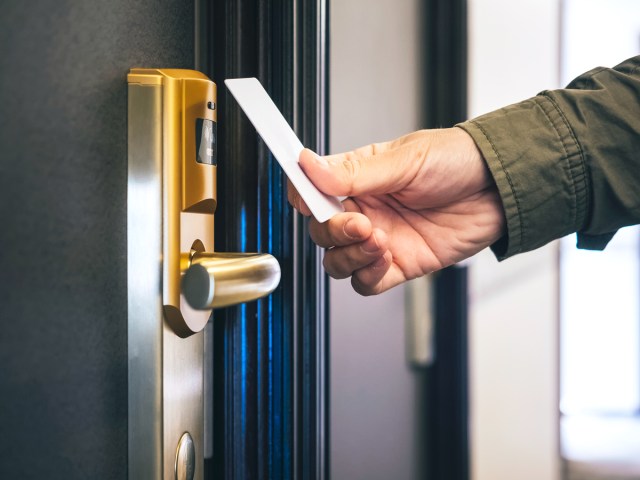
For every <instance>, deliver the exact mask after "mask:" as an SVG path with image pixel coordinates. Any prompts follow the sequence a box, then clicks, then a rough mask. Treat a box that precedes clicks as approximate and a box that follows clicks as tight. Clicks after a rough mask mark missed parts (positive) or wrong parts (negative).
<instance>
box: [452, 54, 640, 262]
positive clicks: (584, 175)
mask: <svg viewBox="0 0 640 480" xmlns="http://www.w3.org/2000/svg"><path fill="white" fill-rule="evenodd" d="M458 126H459V127H461V128H463V129H464V130H465V131H466V132H467V133H469V134H470V135H471V136H472V137H473V139H474V140H475V142H476V144H477V145H478V147H479V149H480V151H481V152H482V154H483V156H484V158H485V160H486V162H487V165H488V166H489V170H490V171H491V174H492V175H493V178H494V180H495V182H496V185H497V187H498V190H499V192H500V197H501V199H502V204H503V207H504V211H505V215H506V219H507V233H506V235H505V236H504V237H503V238H502V239H501V240H500V241H498V242H497V243H496V244H495V245H493V246H492V249H493V251H494V253H495V254H496V255H497V257H498V258H499V259H504V258H507V257H510V256H512V255H515V254H517V253H521V252H526V251H529V250H533V249H534V248H537V247H540V246H542V245H544V244H546V243H548V242H550V241H551V240H554V239H556V238H560V237H562V236H564V235H567V234H570V233H573V232H578V248H587V249H594V250H602V249H603V248H604V247H605V246H606V245H607V243H608V242H609V240H611V238H612V237H613V235H614V234H615V232H616V231H617V230H618V229H619V228H620V227H623V226H626V225H632V224H637V223H640V56H637V57H634V58H631V59H629V60H627V61H625V62H623V63H621V64H620V65H618V66H617V67H615V68H612V69H609V68H596V69H594V70H591V71H590V72H587V73H585V74H583V75H581V76H580V77H578V78H576V79H575V80H574V81H572V82H571V83H570V84H569V85H568V86H567V88H565V89H561V90H553V91H544V92H542V93H540V94H538V95H537V96H535V97H533V98H531V99H529V100H525V101H524V102H520V103H517V104H515V105H511V106H508V107H506V108H502V109H500V110H496V111H495V112H491V113H489V114H487V115H483V116H481V117H478V118H475V119H473V120H470V121H467V122H465V123H462V124H460V125H458Z"/></svg>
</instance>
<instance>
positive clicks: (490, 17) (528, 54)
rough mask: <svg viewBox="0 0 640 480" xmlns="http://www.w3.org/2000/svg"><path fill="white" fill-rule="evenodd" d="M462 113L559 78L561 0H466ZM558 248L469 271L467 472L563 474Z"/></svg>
mask: <svg viewBox="0 0 640 480" xmlns="http://www.w3.org/2000/svg"><path fill="white" fill-rule="evenodd" d="M469 10H470V11H469V14H470V15H469V28H470V30H469V46H470V61H469V74H470V86H469V99H470V105H469V112H470V116H472V117H473V116H477V115H479V114H481V113H485V112H488V111H491V110H494V109H496V108H499V107H501V106H504V105H507V104H509V103H514V102H516V101H519V100H523V99H525V98H528V97H531V96H534V95H535V94H536V93H538V92H539V91H541V90H544V89H547V88H556V87H558V86H559V82H558V79H559V72H558V65H559V51H560V49H559V12H560V6H559V0H520V1H517V2H514V1H511V0H469ZM557 252H558V246H557V244H555V243H554V244H552V245H550V246H547V247H545V248H543V249H540V250H538V251H536V252H532V253H527V254H524V255H521V256H518V257H515V258H512V259H509V260H507V261H505V262H503V263H501V264H498V263H497V262H496V261H495V259H494V258H493V256H492V255H491V253H490V252H484V253H482V254H481V255H479V256H478V257H476V258H475V259H474V261H473V262H472V266H471V270H470V323H469V345H470V354H469V363H470V375H471V383H470V414H471V419H470V438H471V456H472V458H471V472H472V478H473V480H513V479H518V480H554V479H558V478H560V453H559V434H558V430H559V426H558V425H559V423H558V293H557V292H558V261H557V258H558V254H557Z"/></svg>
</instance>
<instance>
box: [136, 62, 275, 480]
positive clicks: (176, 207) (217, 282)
mask: <svg viewBox="0 0 640 480" xmlns="http://www.w3.org/2000/svg"><path fill="white" fill-rule="evenodd" d="M127 79H128V84H129V89H128V92H129V100H128V105H129V112H128V123H129V125H128V136H129V142H128V150H129V151H128V155H129V168H128V190H127V192H128V193H127V195H128V198H127V245H128V247H127V252H128V253H127V263H128V266H127V270H128V276H127V279H128V287H127V288H128V355H129V365H128V371H129V389H128V390H129V422H128V423H129V478H135V479H137V480H138V479H158V478H163V479H165V480H169V479H171V480H173V479H175V478H188V479H193V480H202V479H203V464H204V459H203V455H204V454H203V452H204V451H205V443H206V442H205V431H204V424H205V422H204V405H205V403H206V402H205V394H204V378H205V370H206V368H211V367H212V366H211V365H209V366H205V363H204V352H205V341H204V339H205V334H204V332H203V331H202V330H203V329H204V328H205V326H206V324H207V322H208V320H209V318H210V316H211V311H212V309H214V308H218V307H226V306H229V305H234V304H237V303H241V302H247V301H250V300H256V299H258V298H260V297H262V296H265V295H267V294H269V293H270V292H272V291H273V290H274V289H275V288H276V287H277V286H278V283H279V281H280V266H279V265H278V262H277V260H276V259H275V258H274V257H272V256H271V255H266V254H257V253H218V252H214V251H213V238H214V237H213V235H214V223H213V218H214V213H215V210H216V206H217V203H218V198H217V193H216V169H217V166H216V163H217V152H216V149H217V145H216V133H217V132H216V122H217V111H216V85H215V84H214V83H213V82H212V81H210V80H209V79H208V78H207V77H206V76H205V75H203V74H201V73H199V72H195V71H191V70H175V69H166V70H165V69H139V68H135V69H132V70H131V71H130V72H129V75H128V78H127ZM207 402H208V403H210V401H209V400H207ZM208 403H207V404H208ZM207 438H208V437H207Z"/></svg>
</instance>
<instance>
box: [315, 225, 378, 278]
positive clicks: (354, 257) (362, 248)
mask: <svg viewBox="0 0 640 480" xmlns="http://www.w3.org/2000/svg"><path fill="white" fill-rule="evenodd" d="M387 252H388V245H387V236H386V235H385V233H384V232H383V231H382V230H379V229H376V230H374V231H373V232H372V233H371V235H369V236H368V238H366V239H365V240H364V241H362V242H358V243H352V244H351V245H346V246H343V247H334V248H332V249H331V250H328V251H327V252H326V253H325V256H324V260H323V265H324V268H325V270H326V271H327V273H328V274H329V275H331V276H332V277H333V278H347V277H350V276H351V275H352V274H353V273H354V272H355V271H356V270H359V269H361V268H363V267H366V266H368V265H371V264H373V263H375V262H376V261H378V260H379V259H380V258H381V257H383V256H384V255H385V254H386V253H387Z"/></svg>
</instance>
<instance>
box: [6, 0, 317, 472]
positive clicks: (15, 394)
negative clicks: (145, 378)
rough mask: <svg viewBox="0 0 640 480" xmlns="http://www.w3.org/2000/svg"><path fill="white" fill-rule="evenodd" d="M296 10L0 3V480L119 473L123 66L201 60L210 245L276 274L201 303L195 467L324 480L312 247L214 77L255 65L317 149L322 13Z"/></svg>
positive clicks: (254, 4)
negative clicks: (211, 209) (257, 294)
mask: <svg viewBox="0 0 640 480" xmlns="http://www.w3.org/2000/svg"><path fill="white" fill-rule="evenodd" d="M301 3H302V2H300V4H301ZM300 4H298V2H294V1H281V2H275V1H274V2H267V1H251V2H250V1H238V2H235V1H218V2H199V3H198V4H197V5H194V2H192V1H186V2H185V1H177V0H167V1H163V2H152V1H147V0H136V1H135V2H129V1H124V0H112V1H109V2H107V1H96V2H93V1H92V2H87V1H82V0H66V1H65V0H62V1H56V2H46V1H40V0H38V1H31V2H24V1H18V0H7V1H3V2H1V3H0V200H1V201H0V326H1V328H2V331H1V332H0V478H3V479H4V478H7V479H9V478H28V479H31V478H34V479H57V478H64V479H75V478H78V479H88V478H91V479H124V478H126V477H127V427H128V411H127V284H126V279H127V259H126V250H127V238H126V235H127V232H126V222H127V198H126V192H127V125H126V120H127V83H126V73H127V71H128V70H129V69H130V68H131V67H165V68H196V67H198V68H199V69H200V70H202V71H204V73H206V74H208V75H209V76H210V77H212V79H213V80H214V81H216V82H217V83H218V87H219V97H218V98H219V102H220V116H219V118H218V123H219V128H220V132H219V133H220V140H219V143H220V149H221V150H220V157H219V167H220V170H219V177H218V178H219V195H226V196H227V198H228V201H227V202H226V203H222V201H221V202H220V205H221V207H222V208H221V209H219V211H218V218H216V232H217V237H216V248H219V249H220V250H226V251H231V250H244V249H246V250H254V251H255V250H262V251H271V252H272V253H274V255H276V256H277V257H278V259H279V260H280V262H281V265H282V270H283V281H282V285H281V287H280V288H279V289H278V290H277V291H276V293H275V294H274V295H273V297H272V298H271V299H269V300H264V301H261V302H260V303H253V304H249V305H247V306H244V307H238V308H234V309H229V310H228V311H226V312H220V313H216V314H215V315H214V319H213V322H214V328H213V330H214V344H215V350H214V352H215V353H214V359H213V371H214V374H215V376H214V398H215V402H214V422H213V423H214V442H213V449H212V452H213V453H212V457H211V458H209V459H208V460H207V465H206V468H207V471H206V473H207V478H294V477H295V478H322V476H323V474H324V473H323V472H324V465H325V462H326V459H325V453H324V451H325V449H324V442H325V441H326V437H325V436H324V424H325V423H324V422H325V420H324V416H323V415H324V414H323V412H324V398H325V396H326V393H325V391H324V390H323V385H324V361H323V351H324V348H325V345H324V343H323V338H324V328H325V327H324V323H323V319H324V311H323V308H324V293H323V286H324V283H323V281H322V279H321V277H318V275H317V252H316V250H315V248H314V247H312V246H311V245H310V244H309V241H308V240H307V236H306V232H305V229H306V225H305V223H304V221H302V220H301V219H300V218H299V217H297V216H295V215H293V214H292V212H291V211H290V210H289V209H288V207H287V206H286V200H285V197H284V192H285V187H286V184H285V183H284V179H283V177H282V174H281V173H280V171H279V170H277V169H275V168H274V167H273V164H272V162H271V160H270V158H269V154H268V152H267V151H266V150H265V148H264V146H263V145H262V144H261V143H260V141H259V140H258V138H257V137H256V136H255V133H254V132H253V131H252V130H251V129H250V128H249V126H248V124H246V122H245V120H243V119H242V117H241V115H240V112H239V111H238V110H237V108H235V107H233V106H232V105H231V103H230V101H229V100H228V98H227V97H226V93H225V92H224V91H223V88H222V80H223V78H226V77H231V76H240V75H246V76H248V75H251V76H257V77H258V78H260V80H261V81H262V82H263V83H264V84H265V85H266V86H267V89H268V90H269V91H270V93H271V94H272V95H273V97H274V99H275V101H276V103H277V104H278V105H279V106H280V108H281V109H282V110H283V112H284V113H285V116H287V118H288V119H289V120H290V121H291V123H292V124H294V125H295V127H296V129H297V131H298V132H299V134H300V135H301V136H302V138H303V141H304V142H305V143H306V144H307V145H309V146H311V147H315V148H317V149H319V150H322V148H323V145H324V127H323V125H324V123H323V122H324V121H323V120H322V110H323V108H324V107H323V105H324V100H323V96H322V92H323V91H324V90H323V89H324V84H323V82H322V79H323V69H322V68H319V66H320V65H321V64H322V49H321V48H320V47H319V46H322V45H323V42H324V40H323V37H322V36H321V35H320V33H319V32H323V31H324V25H323V24H322V21H323V18H324V11H325V10H324V9H325V6H324V2H307V3H305V6H304V7H303V6H301V5H300ZM304 52H315V53H314V54H313V55H303V53H304ZM318 52H320V53H319V54H318ZM225 142H226V143H225ZM225 162H227V163H226V164H225ZM247 172H249V173H250V174H251V175H250V176H245V177H242V175H246V174H247ZM242 178H245V179H246V181H245V180H242ZM245 193H246V194H247V195H248V196H243V195H244V194H245ZM303 299H307V301H302V300H303Z"/></svg>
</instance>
